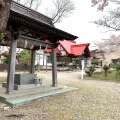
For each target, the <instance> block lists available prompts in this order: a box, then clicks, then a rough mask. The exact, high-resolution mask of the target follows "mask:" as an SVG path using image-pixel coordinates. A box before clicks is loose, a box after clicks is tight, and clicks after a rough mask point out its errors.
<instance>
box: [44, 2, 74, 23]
mask: <svg viewBox="0 0 120 120" xmlns="http://www.w3.org/2000/svg"><path fill="white" fill-rule="evenodd" d="M51 1H52V3H53V8H52V9H51V8H47V11H46V14H47V15H48V16H49V17H51V18H52V19H53V23H54V24H55V23H58V22H61V21H62V19H63V18H65V17H68V16H69V15H70V14H71V13H72V12H73V10H74V9H75V4H74V2H73V1H71V0H51Z"/></svg>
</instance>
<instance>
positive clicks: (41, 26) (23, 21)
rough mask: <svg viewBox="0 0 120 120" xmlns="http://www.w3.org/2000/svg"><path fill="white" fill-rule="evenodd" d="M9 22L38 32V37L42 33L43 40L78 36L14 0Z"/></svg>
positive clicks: (25, 29)
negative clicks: (63, 29) (57, 26)
mask: <svg viewBox="0 0 120 120" xmlns="http://www.w3.org/2000/svg"><path fill="white" fill-rule="evenodd" d="M8 23H9V24H10V25H9V24H8V25H9V26H11V25H12V26H15V25H16V26H18V27H19V26H20V28H21V29H24V31H28V29H29V30H31V33H32V34H33V33H34V34H35V33H37V34H38V35H37V37H38V36H39V34H40V35H42V36H41V37H40V38H41V39H42V40H45V39H53V38H54V40H55V39H56V40H57V41H58V40H63V39H66V40H68V39H71V40H74V39H76V38H77V36H75V35H72V34H70V33H67V32H65V31H62V30H60V29H58V28H55V27H54V25H53V23H52V19H51V18H49V17H47V16H45V15H43V14H41V13H38V12H36V11H34V10H32V9H30V8H28V7H25V6H23V5H21V4H19V3H17V2H14V1H12V4H11V11H10V17H9V21H8Z"/></svg>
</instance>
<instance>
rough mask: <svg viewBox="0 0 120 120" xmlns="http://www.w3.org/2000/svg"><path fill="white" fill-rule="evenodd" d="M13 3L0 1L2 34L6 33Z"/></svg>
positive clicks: (0, 27) (0, 30)
mask: <svg viewBox="0 0 120 120" xmlns="http://www.w3.org/2000/svg"><path fill="white" fill-rule="evenodd" d="M1 1H2V2H1ZM3 2H4V4H3ZM11 2H12V0H4V1H3V0H0V33H1V32H5V31H6V26H7V22H8V18H9V14H10V7H11Z"/></svg>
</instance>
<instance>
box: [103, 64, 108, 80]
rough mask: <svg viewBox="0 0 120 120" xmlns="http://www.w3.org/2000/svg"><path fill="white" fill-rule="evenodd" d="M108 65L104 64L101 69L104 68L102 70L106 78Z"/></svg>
mask: <svg viewBox="0 0 120 120" xmlns="http://www.w3.org/2000/svg"><path fill="white" fill-rule="evenodd" d="M109 68H110V67H109V66H108V65H104V67H103V69H104V72H105V78H107V74H108V70H109Z"/></svg>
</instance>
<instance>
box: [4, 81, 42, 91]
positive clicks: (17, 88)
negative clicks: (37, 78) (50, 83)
mask: <svg viewBox="0 0 120 120" xmlns="http://www.w3.org/2000/svg"><path fill="white" fill-rule="evenodd" d="M40 86H44V83H42V84H40V83H37V84H27V85H17V84H14V90H25V89H29V88H36V87H40ZM2 87H5V88H6V87H7V83H6V82H4V83H2Z"/></svg>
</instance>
